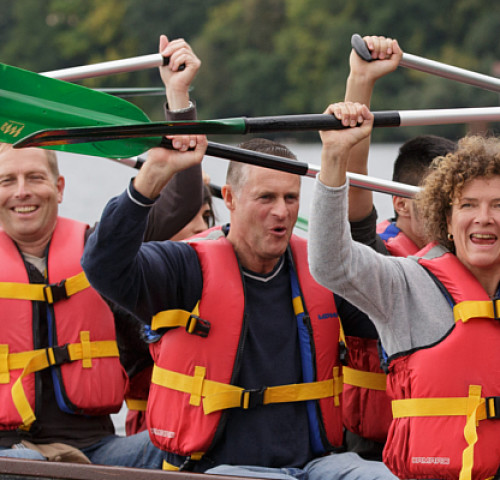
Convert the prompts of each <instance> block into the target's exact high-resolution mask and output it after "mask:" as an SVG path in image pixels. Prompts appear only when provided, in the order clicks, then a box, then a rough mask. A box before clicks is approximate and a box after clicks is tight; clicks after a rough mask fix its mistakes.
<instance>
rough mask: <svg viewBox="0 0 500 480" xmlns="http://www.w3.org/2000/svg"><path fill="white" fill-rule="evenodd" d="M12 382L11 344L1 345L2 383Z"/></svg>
mask: <svg viewBox="0 0 500 480" xmlns="http://www.w3.org/2000/svg"><path fill="white" fill-rule="evenodd" d="M5 383H10V369H9V346H8V345H0V384H5Z"/></svg>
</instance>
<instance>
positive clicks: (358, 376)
mask: <svg viewBox="0 0 500 480" xmlns="http://www.w3.org/2000/svg"><path fill="white" fill-rule="evenodd" d="M343 371H344V383H345V384H347V385H352V386H353V387H361V388H368V389H370V390H380V391H385V390H386V386H387V375H386V374H385V373H376V372H365V371H363V370H356V369H354V368H351V367H343Z"/></svg>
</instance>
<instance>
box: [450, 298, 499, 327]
mask: <svg viewBox="0 0 500 480" xmlns="http://www.w3.org/2000/svg"><path fill="white" fill-rule="evenodd" d="M494 306H495V308H493V307H494ZM495 310H496V312H495ZM495 313H496V314H497V315H498V314H500V300H494V301H479V300H467V301H464V302H460V303H457V304H456V305H455V307H453V316H454V317H455V322H459V321H462V322H464V323H465V322H467V321H469V320H470V319H471V318H495Z"/></svg>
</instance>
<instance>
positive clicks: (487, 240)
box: [470, 233, 497, 245]
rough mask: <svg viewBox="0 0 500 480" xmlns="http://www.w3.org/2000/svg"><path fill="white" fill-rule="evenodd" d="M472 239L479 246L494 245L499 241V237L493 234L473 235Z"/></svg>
mask: <svg viewBox="0 0 500 480" xmlns="http://www.w3.org/2000/svg"><path fill="white" fill-rule="evenodd" d="M470 239H471V241H472V242H473V243H475V244H479V245H492V244H494V243H495V242H496V241H497V236H496V235H494V234H493V233H472V234H471V235H470Z"/></svg>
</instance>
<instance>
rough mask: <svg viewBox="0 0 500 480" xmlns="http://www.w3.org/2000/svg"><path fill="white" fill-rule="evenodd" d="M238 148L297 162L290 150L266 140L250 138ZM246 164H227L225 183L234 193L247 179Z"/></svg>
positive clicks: (232, 162)
mask: <svg viewBox="0 0 500 480" xmlns="http://www.w3.org/2000/svg"><path fill="white" fill-rule="evenodd" d="M238 147H239V148H243V149H245V150H252V151H254V152H260V153H267V154H269V155H276V156H278V157H284V158H289V159H292V160H297V157H296V156H295V154H294V153H292V152H291V150H289V149H288V147H286V146H285V145H282V144H281V143H278V142H274V141H272V140H268V139H267V138H252V139H251V140H248V141H246V142H243V143H240V144H239V145H238ZM248 166H249V165H248V164H246V163H241V162H234V161H231V162H229V166H228V168H227V175H226V183H227V184H228V185H231V186H232V187H233V190H234V191H235V192H238V191H239V190H240V189H241V187H242V186H243V184H244V183H245V182H246V179H247V171H248V170H247V168H248Z"/></svg>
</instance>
